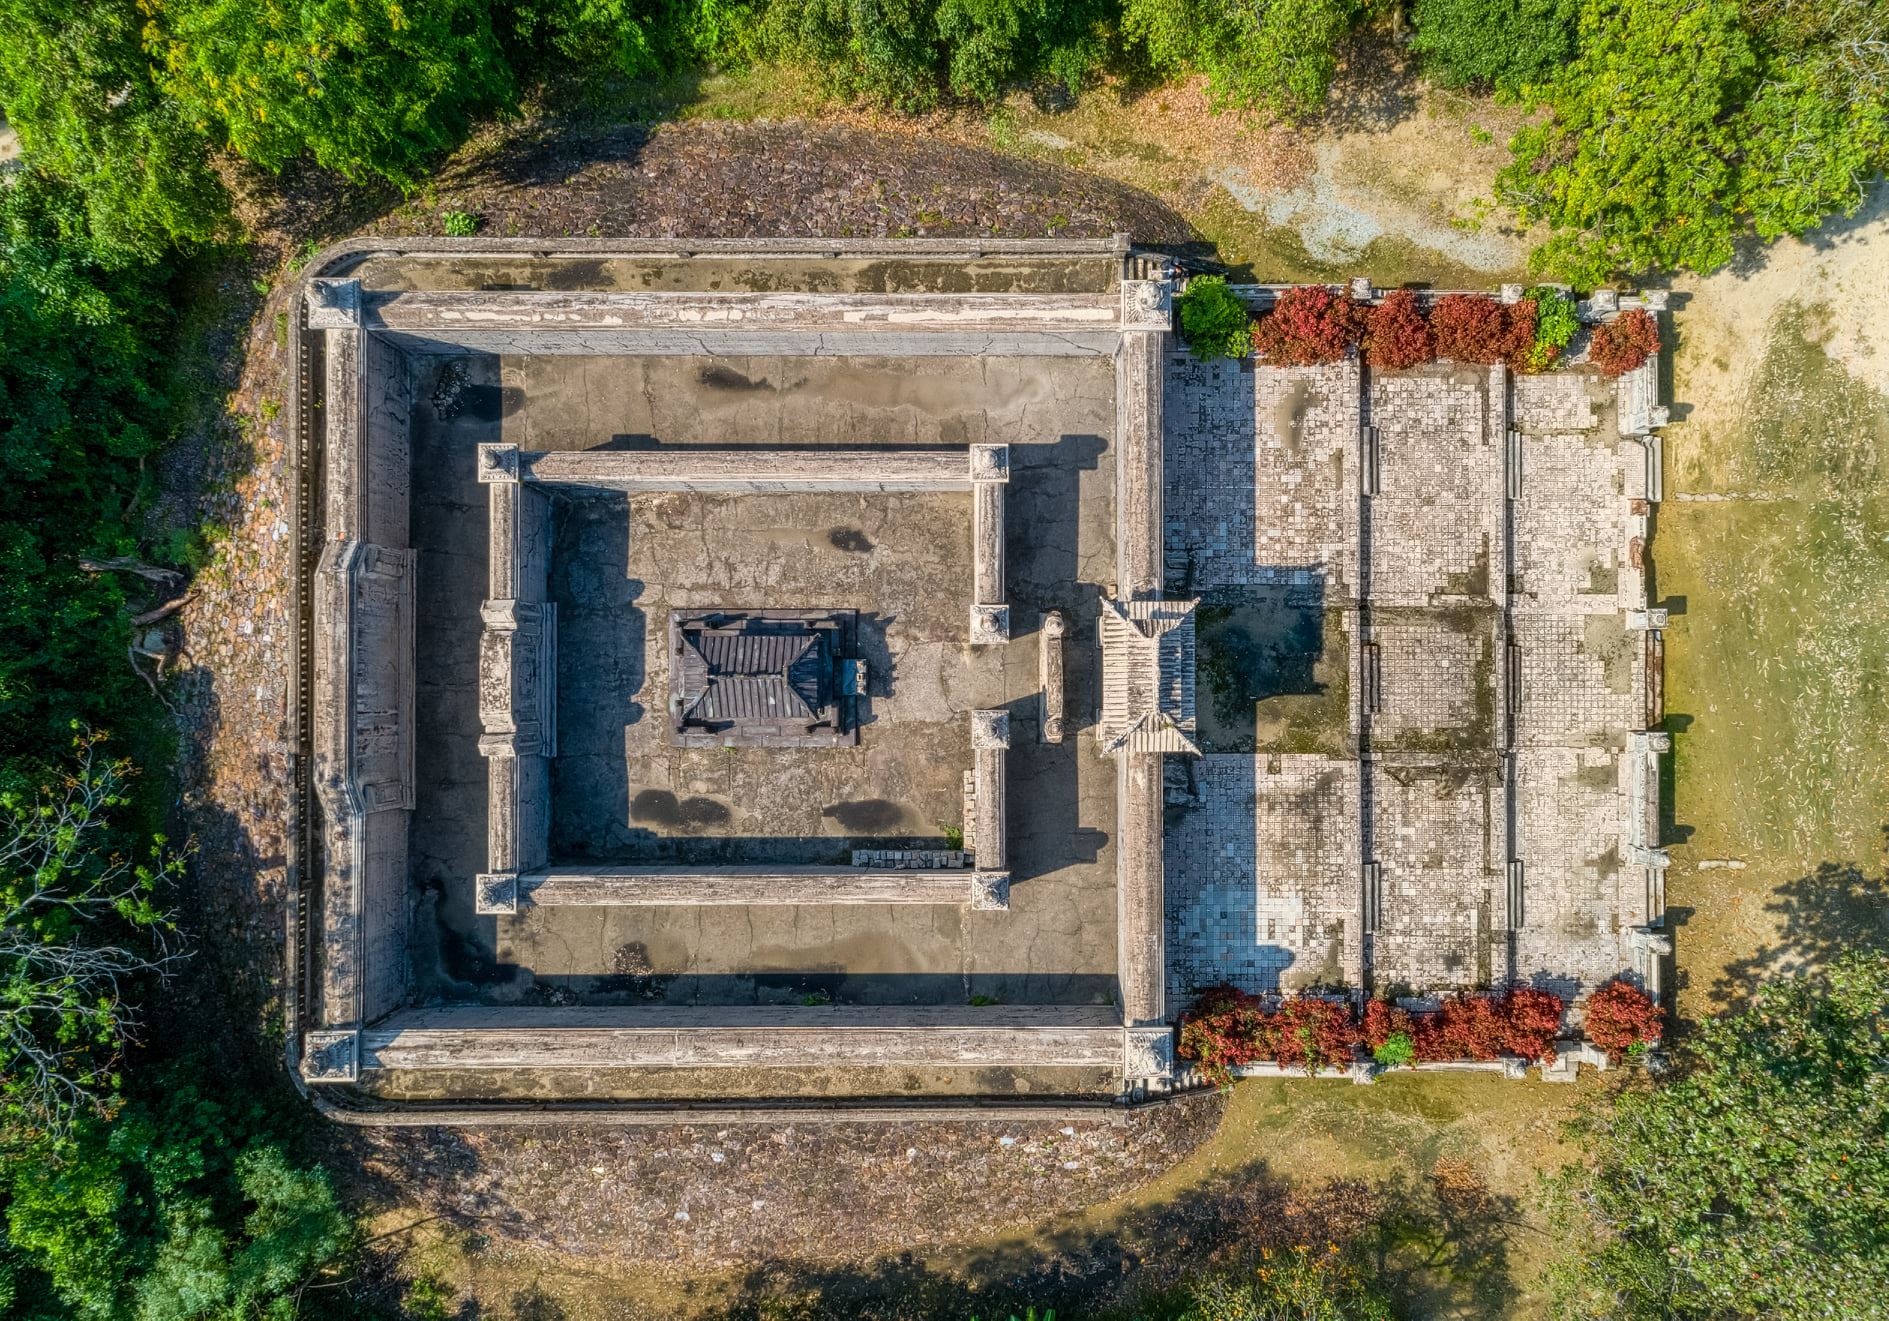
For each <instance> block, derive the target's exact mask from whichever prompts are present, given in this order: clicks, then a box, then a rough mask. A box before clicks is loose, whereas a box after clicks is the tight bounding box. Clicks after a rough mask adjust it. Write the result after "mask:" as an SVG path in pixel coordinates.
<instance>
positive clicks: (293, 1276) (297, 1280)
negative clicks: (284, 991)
mask: <svg viewBox="0 0 1889 1321" xmlns="http://www.w3.org/2000/svg"><path fill="white" fill-rule="evenodd" d="M207 1065H208V1062H207V1061H203V1060H197V1059H183V1060H180V1061H178V1062H176V1063H175V1064H173V1065H172V1066H170V1067H168V1068H166V1069H165V1070H163V1071H161V1072H159V1073H157V1074H154V1075H152V1077H151V1078H150V1080H149V1082H150V1085H149V1086H148V1087H147V1088H146V1089H144V1095H142V1096H140V1097H139V1098H138V1099H134V1100H133V1101H132V1102H131V1103H130V1104H129V1105H127V1106H126V1107H125V1109H124V1110H123V1112H122V1113H120V1114H118V1115H117V1116H115V1117H114V1118H112V1119H109V1120H107V1119H104V1118H98V1117H92V1118H87V1119H85V1120H83V1121H82V1122H81V1123H80V1124H79V1125H78V1126H77V1127H76V1128H75V1129H74V1130H73V1131H72V1132H71V1133H70V1134H69V1135H68V1136H67V1137H65V1138H63V1139H59V1140H52V1139H44V1140H40V1141H36V1142H33V1143H29V1144H26V1145H24V1146H16V1147H14V1148H12V1149H10V1150H8V1151H7V1153H6V1156H5V1159H4V1161H3V1162H0V1189H3V1190H4V1192H5V1194H6V1197H7V1201H8V1204H7V1208H6V1219H7V1229H8V1237H9V1240H10V1242H11V1243H12V1245H13V1249H14V1258H15V1262H16V1271H18V1272H19V1273H21V1274H22V1275H23V1276H24V1278H23V1280H22V1284H23V1287H24V1292H25V1293H26V1294H27V1295H29V1297H30V1299H31V1301H33V1302H36V1303H38V1304H40V1306H38V1307H36V1308H34V1309H33V1310H36V1311H40V1312H42V1313H43V1312H46V1311H49V1310H51V1306H57V1307H58V1308H60V1309H61V1310H66V1311H68V1312H69V1313H70V1314H76V1315H77V1316H80V1317H85V1318H98V1319H99V1321H105V1319H106V1318H118V1317H136V1318H138V1319H139V1321H189V1319H193V1318H216V1319H217V1321H239V1318H253V1317H282V1318H285V1321H286V1318H287V1317H289V1316H292V1315H294V1313H295V1311H297V1310H298V1309H297V1307H296V1306H295V1305H294V1303H293V1302H292V1299H293V1298H294V1296H295V1295H296V1294H297V1293H298V1292H300V1291H301V1290H302V1289H303V1287H304V1286H306V1285H308V1284H310V1283H313V1282H315V1281H316V1280H317V1278H318V1277H319V1276H320V1275H322V1274H324V1273H331V1272H332V1271H333V1270H334V1269H335V1268H337V1267H339V1266H341V1265H344V1264H346V1263H347V1261H348V1260H349V1259H350V1258H351V1256H352V1254H353V1253H354V1251H355V1248H356V1246H357V1243H358V1235H357V1231H356V1230H355V1228H354V1226H353V1223H352V1221H351V1220H350V1219H349V1217H348V1216H347V1214H346V1212H345V1211H344V1210H343V1209H342V1207H341V1205H340V1201H339V1199H338V1198H337V1196H336V1194H335V1191H334V1188H333V1185H332V1184H331V1183H330V1182H329V1180H328V1176H327V1175H326V1174H325V1173H324V1172H323V1171H322V1170H320V1169H319V1168H318V1167H313V1166H308V1165H303V1164H300V1163H298V1162H296V1161H295V1160H294V1159H293V1158H292V1156H291V1155H290V1149H289V1146H288V1145H287V1138H288V1136H289V1135H288V1134H287V1133H286V1132H284V1130H283V1128H282V1126H281V1124H280V1123H279V1122H277V1121H276V1120H275V1119H274V1118H273V1115H274V1114H276V1113H279V1110H280V1107H279V1106H271V1105H270V1104H269V1101H268V1099H267V1098H266V1097H265V1095H264V1094H263V1093H261V1092H260V1091H258V1090H257V1089H256V1088H255V1086H254V1084H253V1083H250V1082H248V1080H247V1079H243V1080H240V1081H237V1082H236V1084H235V1085H233V1086H232V1085H231V1080H230V1079H228V1077H227V1070H223V1069H215V1068H211V1067H208V1066H207ZM210 1076H220V1077H221V1078H222V1079H223V1080H222V1081H221V1082H220V1083H219V1084H218V1088H217V1096H216V1098H215V1099H213V1098H212V1097H211V1096H210V1095H208V1094H207V1093H206V1092H205V1091H204V1090H203V1089H202V1087H201V1085H200V1080H201V1079H203V1078H205V1077H210ZM299 1310H300V1311H302V1312H304V1313H307V1312H310V1311H314V1312H316V1313H317V1314H319V1313H321V1312H324V1311H325V1312H335V1311H337V1310H340V1311H346V1310H350V1308H349V1306H348V1303H347V1300H346V1299H345V1297H337V1296H336V1295H335V1294H332V1293H314V1292H310V1293H306V1294H302V1296H301V1300H300V1307H299Z"/></svg>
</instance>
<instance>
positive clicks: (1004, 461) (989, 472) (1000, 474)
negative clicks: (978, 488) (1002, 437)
mask: <svg viewBox="0 0 1889 1321" xmlns="http://www.w3.org/2000/svg"><path fill="white" fill-rule="evenodd" d="M971 480H972V481H974V482H1007V481H1009V480H1010V447H1009V446H1008V445H973V446H971Z"/></svg>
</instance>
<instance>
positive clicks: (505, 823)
mask: <svg viewBox="0 0 1889 1321" xmlns="http://www.w3.org/2000/svg"><path fill="white" fill-rule="evenodd" d="M519 475H520V464H519V458H518V449H517V447H516V446H513V445H481V446H479V480H480V482H482V483H484V484H485V486H486V491H487V494H488V500H489V502H490V509H491V533H490V536H491V541H490V549H489V552H488V559H489V581H490V591H491V593H492V596H491V598H490V599H488V600H487V601H486V602H485V603H484V605H483V606H482V607H481V608H480V617H481V619H482V620H483V622H484V624H485V631H484V632H483V633H482V634H481V635H480V638H479V719H480V723H481V725H482V727H483V731H484V732H483V734H482V735H481V737H480V739H479V751H480V752H481V753H482V754H484V756H485V757H486V759H487V764H486V778H487V789H488V800H487V808H486V813H487V815H486V853H487V857H486V867H487V871H486V872H485V873H482V874H481V875H480V876H479V878H478V879H477V880H476V881H475V883H474V884H475V893H474V899H475V902H474V909H475V911H477V912H481V913H510V912H515V911H517V903H518V892H517V875H518V873H519V872H521V871H531V870H534V869H536V868H539V867H542V866H544V865H545V863H546V862H547V861H548V860H549V855H550V845H551V763H550V758H551V757H553V756H555V755H556V754H557V607H556V606H554V605H552V604H551V603H550V602H549V601H547V600H546V599H545V597H546V596H547V595H548V594H549V581H550V562H551V502H550V498H549V497H548V496H546V495H545V493H544V492H543V491H541V490H539V489H537V488H536V487H533V486H531V485H528V484H527V483H524V482H522V481H520V480H519Z"/></svg>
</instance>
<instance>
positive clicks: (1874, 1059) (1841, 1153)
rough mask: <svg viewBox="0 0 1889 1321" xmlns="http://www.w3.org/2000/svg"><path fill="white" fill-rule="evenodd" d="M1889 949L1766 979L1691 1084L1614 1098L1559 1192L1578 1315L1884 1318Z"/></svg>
mask: <svg viewBox="0 0 1889 1321" xmlns="http://www.w3.org/2000/svg"><path fill="white" fill-rule="evenodd" d="M1885 1012H1889V957H1886V956H1884V955H1883V954H1881V953H1874V952H1872V953H1852V954H1849V955H1846V956H1844V957H1842V958H1840V959H1839V960H1837V961H1836V962H1835V963H1834V965H1833V966H1831V967H1830V968H1829V969H1828V970H1827V971H1826V972H1825V973H1823V974H1821V975H1818V976H1814V977H1802V978H1781V979H1778V980H1774V981H1770V982H1766V983H1764V984H1763V985H1761V986H1760V987H1759V988H1758V990H1757V992H1756V993H1755V995H1754V996H1753V998H1752V1001H1751V1003H1750V1005H1749V1006H1748V1007H1746V1008H1744V1009H1742V1010H1740V1011H1737V1012H1734V1013H1731V1014H1728V1015H1726V1016H1723V1017H1720V1018H1715V1019H1711V1020H1709V1021H1707V1022H1706V1023H1704V1024H1702V1025H1701V1027H1700V1029H1699V1031H1698V1033H1697V1035H1696V1036H1694V1037H1692V1038H1691V1039H1690V1040H1689V1041H1687V1042H1686V1043H1685V1044H1684V1046H1683V1047H1682V1049H1681V1051H1680V1055H1679V1059H1678V1064H1677V1070H1676V1072H1677V1077H1675V1078H1674V1079H1672V1080H1670V1081H1667V1082H1665V1083H1663V1084H1661V1085H1657V1086H1655V1085H1651V1084H1648V1083H1645V1082H1640V1083H1636V1084H1635V1085H1632V1086H1628V1087H1625V1088H1623V1089H1621V1090H1619V1091H1617V1092H1613V1093H1611V1094H1608V1095H1606V1096H1604V1097H1602V1098H1600V1099H1598V1100H1597V1101H1596V1102H1595V1103H1594V1104H1593V1105H1592V1106H1590V1108H1589V1109H1588V1111H1587V1113H1586V1114H1585V1116H1584V1117H1583V1119H1582V1120H1581V1122H1580V1124H1579V1126H1578V1135H1579V1136H1580V1138H1581V1139H1582V1142H1583V1145H1584V1146H1585V1147H1586V1149H1587V1152H1588V1160H1587V1162H1586V1163H1585V1164H1583V1165H1581V1166H1578V1167H1576V1168H1574V1169H1570V1170H1568V1171H1566V1172H1565V1173H1564V1174H1563V1175H1562V1176H1561V1179H1560V1183H1559V1188H1560V1191H1561V1192H1562V1194H1563V1195H1564V1196H1565V1198H1566V1202H1567V1222H1568V1229H1569V1231H1570V1232H1571V1233H1573V1234H1575V1235H1576V1236H1577V1242H1578V1244H1579V1248H1580V1250H1579V1252H1578V1254H1577V1256H1576V1257H1575V1259H1574V1260H1573V1261H1571V1262H1570V1264H1569V1265H1568V1267H1567V1268H1566V1269H1565V1270H1564V1271H1563V1273H1562V1275H1561V1279H1560V1286H1561V1292H1562V1295H1563V1303H1564V1311H1565V1314H1566V1315H1568V1316H1571V1317H1592V1318H1596V1321H1598V1319H1599V1318H1606V1319H1607V1321H1637V1319H1638V1318H1648V1319H1649V1321H1650V1319H1651V1318H1654V1317H1661V1318H1681V1319H1682V1321H1683V1319H1684V1318H1701V1319H1703V1318H1707V1317H1711V1318H1720V1317H1733V1318H1742V1317H1766V1318H1787V1319H1789V1318H1810V1317H1825V1316H1845V1317H1849V1316H1855V1317H1862V1316H1875V1315H1878V1314H1880V1311H1881V1304H1882V1299H1883V1297H1884V1296H1885V1291H1889V1221H1885V1220H1884V1218H1883V1215H1882V1208H1883V1207H1884V1206H1885V1205H1889V1095H1886V1094H1885V1092H1884V1089H1883V1085H1882V1062H1883V1058H1884V1050H1885V1046H1886V1045H1889V1041H1886V1039H1885V1031H1886V1029H1885V1025H1884V1015H1885Z"/></svg>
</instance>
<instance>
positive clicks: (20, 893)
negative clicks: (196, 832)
mask: <svg viewBox="0 0 1889 1321" xmlns="http://www.w3.org/2000/svg"><path fill="white" fill-rule="evenodd" d="M100 743H101V739H100V737H99V736H98V735H95V734H94V735H81V736H80V737H79V738H78V739H76V740H75V752H76V756H75V758H74V764H73V766H72V768H71V769H70V770H69V771H68V772H66V773H65V774H64V775H63V776H62V777H61V778H60V780H59V781H58V782H57V783H55V784H52V785H49V786H48V787H47V788H46V789H45V790H44V791H43V792H42V793H41V794H40V795H39V796H38V797H37V798H32V799H29V798H26V797H24V796H22V795H20V794H14V793H7V794H0V1040H4V1042H5V1052H6V1061H7V1063H6V1066H5V1070H4V1072H0V1102H4V1107H5V1108H4V1111H0V1116H3V1117H4V1121H5V1122H4V1128H3V1129H0V1131H4V1132H13V1131H16V1130H20V1129H25V1130H29V1131H30V1130H36V1129H42V1128H43V1129H47V1130H50V1131H52V1132H55V1133H58V1132H63V1131H65V1130H66V1129H68V1128H69V1127H70V1126H71V1124H72V1122H73V1121H74V1119H75V1118H76V1117H77V1116H78V1115H80V1114H81V1113H83V1112H84V1111H86V1110H88V1109H94V1108H97V1107H98V1106H100V1105H101V1104H102V1103H103V1101H104V1100H105V1093H106V1092H107V1091H108V1090H109V1088H110V1086H111V1082H112V1070H113V1068H114V1067H115V1065H116V1063H117V1059H118V1054H119V1052H120V1050H121V1049H122V1048H123V1046H124V1043H125V1039H126V1036H127V1034H128V1032H129V1030H130V1027H131V1024H132V1016H133V1011H132V1008H131V1004H130V995H131V990H132V985H131V983H132V982H133V980H134V979H135V978H137V977H138V976H139V975H140V974H143V973H148V972H152V971H154V970H156V969H157V968H159V967H161V966H162V963H163V962H164V960H163V958H162V957H160V956H154V955H153V954H152V953H151V952H150V951H149V949H148V947H147V944H146V942H145V941H143V940H142V939H140V933H141V932H142V933H162V932H164V931H167V930H169V929H170V926H171V923H170V920H169V918H168V917H167V916H166V915H165V914H164V913H163V912H162V911H161V910H160V909H159V908H158V907H157V906H156V903H155V902H154V899H155V896H156V892H157V889H158V884H159V882H160V881H161V880H164V879H167V878H173V877H175V876H176V875H177V874H178V873H179V872H180V871H181V869H182V861H181V859H180V858H178V857H177V856H176V855H175V854H166V853H165V852H164V851H163V849H164V840H163V838H162V837H159V838H158V839H157V840H156V842H155V846H154V847H153V849H152V850H151V853H150V857H149V860H148V861H145V862H139V861H136V860H134V858H132V857H131V856H129V855H127V854H126V853H124V852H121V851H118V850H117V849H115V848H114V847H113V844H114V842H115V841H114V840H113V839H112V837H111V834H110V833H109V824H108V818H109V816H110V814H111V813H112V812H113V810H114V809H117V808H121V807H123V806H124V805H125V803H126V798H125V794H124V788H125V783H126V781H127V779H128V778H129V777H130V774H131V767H130V764H129V763H128V762H125V761H118V760H113V759H111V758H108V757H106V756H105V755H104V754H103V753H102V752H101V750H100Z"/></svg>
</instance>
